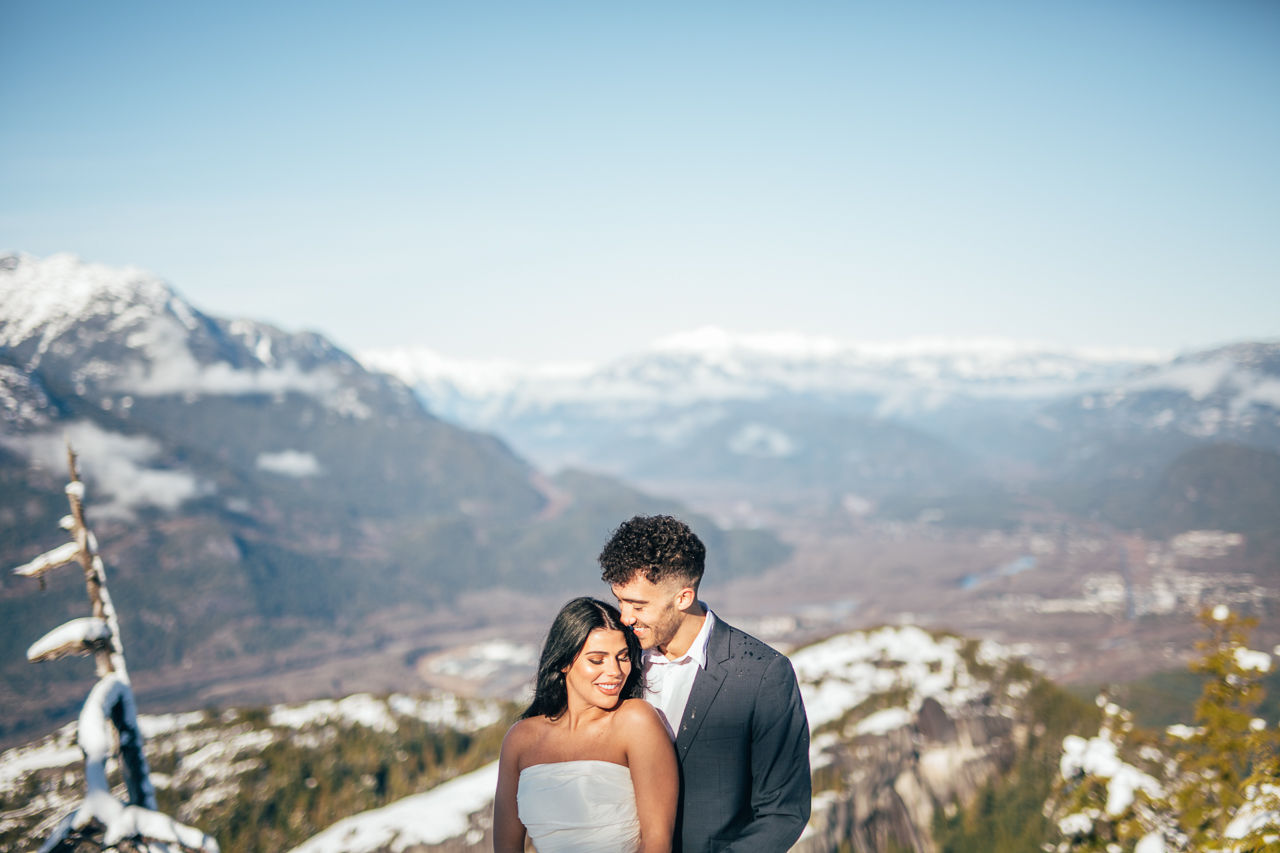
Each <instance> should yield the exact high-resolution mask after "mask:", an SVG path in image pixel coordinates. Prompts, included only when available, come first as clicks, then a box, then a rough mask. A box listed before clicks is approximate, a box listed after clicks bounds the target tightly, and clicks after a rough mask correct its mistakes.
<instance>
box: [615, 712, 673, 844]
mask: <svg viewBox="0 0 1280 853" xmlns="http://www.w3.org/2000/svg"><path fill="white" fill-rule="evenodd" d="M619 710H621V711H623V712H625V716H624V717H623V719H621V720H619V721H618V722H619V723H622V724H623V732H624V733H625V736H626V739H627V740H626V743H627V766H628V767H630V768H631V784H632V786H633V787H634V788H635V789H636V810H637V811H638V812H639V813H640V849H641V850H642V851H643V853H671V834H672V832H673V831H674V830H675V825H676V804H677V802H678V801H679V798H680V771H679V769H677V767H676V751H675V747H674V746H672V744H671V738H670V736H668V735H667V728H666V726H664V725H663V724H662V721H661V720H660V719H658V712H657V711H655V710H653V707H652V706H651V705H649V703H648V702H646V701H644V700H643V699H632V700H630V701H628V703H627V706H626V707H625V708H620V709H619Z"/></svg>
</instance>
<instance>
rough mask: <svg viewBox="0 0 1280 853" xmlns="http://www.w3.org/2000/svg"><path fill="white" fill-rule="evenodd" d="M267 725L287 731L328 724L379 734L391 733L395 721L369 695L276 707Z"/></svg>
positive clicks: (385, 707)
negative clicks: (347, 724) (332, 722)
mask: <svg viewBox="0 0 1280 853" xmlns="http://www.w3.org/2000/svg"><path fill="white" fill-rule="evenodd" d="M269 719H270V723H271V725H273V726H284V727H287V728H291V729H302V728H306V727H307V726H313V725H321V724H323V723H327V722H330V721H334V722H343V723H349V724H355V725H361V726H364V727H366V728H370V729H373V730H374V731H379V732H394V731H396V729H397V728H399V727H398V726H397V725H396V721H395V719H394V718H393V717H392V716H391V714H390V713H388V712H387V705H386V703H385V702H383V701H382V700H381V699H378V698H376V697H375V696H373V695H372V694H369V693H356V694H354V695H352V696H348V697H346V698H345V699H339V700H338V701H336V702H335V701H333V700H332V699H318V700H316V701H314V702H307V703H306V704H303V705H294V706H292V707H290V706H288V705H276V706H275V707H273V708H272V709H271V716H270V718H269Z"/></svg>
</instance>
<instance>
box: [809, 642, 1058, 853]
mask: <svg viewBox="0 0 1280 853" xmlns="http://www.w3.org/2000/svg"><path fill="white" fill-rule="evenodd" d="M791 659H792V663H793V665H794V666H795V668H796V674H797V676H798V677H799V679H800V685H801V692H802V694H803V695H804V700H805V708H806V711H807V712H808V715H809V725H810V729H811V731H812V733H813V745H812V749H811V753H810V755H811V761H812V766H813V777H814V792H815V795H814V802H813V816H812V818H811V819H810V821H809V826H808V828H807V829H806V830H805V833H804V835H803V836H801V838H800V841H799V842H798V843H797V844H796V846H795V848H794V850H795V851H797V853H837V851H844V850H850V849H852V850H856V851H859V853H878V851H888V850H904V849H905V850H914V851H916V853H935V851H936V849H937V848H936V845H935V844H934V840H933V827H934V817H935V810H936V809H938V808H941V809H943V810H944V813H946V814H948V815H951V814H954V813H955V811H954V810H955V809H957V808H962V807H964V806H967V805H968V804H969V803H970V802H971V801H972V800H973V798H974V796H975V795H976V794H977V792H978V790H979V789H980V788H981V786H982V785H983V783H984V782H986V781H987V780H988V779H990V778H991V777H992V776H993V775H994V774H997V773H1001V772H1003V771H1005V770H1008V769H1009V768H1010V767H1011V766H1012V764H1013V762H1014V761H1015V759H1016V758H1017V755H1018V750H1019V749H1020V748H1021V747H1023V746H1025V745H1026V741H1027V733H1028V729H1027V724H1026V722H1025V721H1024V720H1022V719H1021V712H1020V711H1019V707H1020V704H1021V703H1020V702H1019V699H1020V698H1021V697H1023V696H1025V695H1026V694H1027V692H1028V690H1029V683H1030V680H1031V679H1033V678H1034V677H1035V676H1034V674H1033V673H1031V672H1030V670H1028V669H1027V668H1026V667H1025V666H1024V665H1023V664H1021V663H1020V662H1019V661H1017V660H1016V659H1013V658H1011V657H1009V655H1008V654H1007V652H1006V650H1004V649H1003V648H1001V647H1000V646H997V645H996V644H994V643H990V642H983V643H978V642H976V641H964V640H961V639H960V638H958V637H953V636H947V635H936V636H935V635H931V634H928V633H926V632H925V631H922V630H921V629H919V628H914V627H910V626H906V627H902V628H881V629H879V630H877V631H871V632H865V633H864V632H857V633H853V634H844V635H840V636H836V637H832V638H831V639H829V640H826V641H824V642H822V643H818V644H816V645H813V646H810V647H808V648H804V649H800V650H798V651H796V652H794V653H793V654H792V655H791Z"/></svg>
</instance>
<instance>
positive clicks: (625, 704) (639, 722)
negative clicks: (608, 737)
mask: <svg viewBox="0 0 1280 853" xmlns="http://www.w3.org/2000/svg"><path fill="white" fill-rule="evenodd" d="M614 713H616V714H617V715H618V717H617V722H619V723H621V724H622V725H623V726H625V727H626V729H627V730H628V731H634V732H636V733H638V734H641V735H643V736H651V735H653V734H654V733H659V734H661V735H662V736H663V738H666V737H667V727H666V726H664V725H663V724H662V718H661V717H659V716H658V712H657V711H656V710H655V709H654V707H653V706H652V705H650V704H649V703H648V702H646V701H645V700H643V699H624V700H623V701H622V704H621V705H620V706H619V707H618V710H617V711H615V712H614Z"/></svg>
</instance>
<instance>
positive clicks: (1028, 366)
mask: <svg viewBox="0 0 1280 853" xmlns="http://www.w3.org/2000/svg"><path fill="white" fill-rule="evenodd" d="M359 357H360V360H361V361H362V362H363V363H364V364H365V365H366V366H368V367H370V368H374V369H378V370H382V371H385V372H387V373H390V374H392V375H394V376H397V377H398V378H400V379H401V380H402V381H404V382H405V383H406V384H407V385H410V386H412V387H414V388H415V389H417V390H418V392H419V394H420V395H421V396H422V397H423V399H424V400H425V401H426V402H427V403H428V405H430V406H432V408H433V410H434V411H437V412H438V413H440V414H441V415H442V416H445V417H451V418H456V419H459V420H462V421H466V422H474V423H483V422H485V421H486V420H498V419H504V418H511V417H513V416H518V415H520V414H522V413H525V412H527V411H530V410H537V409H544V410H545V409H550V408H554V407H556V406H560V405H566V404H569V405H572V404H585V405H592V406H595V407H598V408H602V409H608V408H611V407H615V406H618V405H624V406H627V405H630V406H634V405H636V404H649V405H659V406H688V405H693V404H697V403H705V402H719V401H730V400H760V399H765V398H768V397H774V396H782V395H792V396H794V395H813V396H819V397H827V398H831V397H870V398H874V399H875V400H876V401H877V405H878V408H879V409H880V410H881V411H885V412H892V411H895V410H896V409H898V408H901V407H903V406H907V405H911V404H912V403H914V404H915V405H919V406H930V405H932V406H936V405H938V404H940V403H941V402H942V401H944V400H945V399H946V398H948V397H951V396H955V395H964V396H972V397H978V398H1012V399H1028V398H1048V397H1054V396H1060V395H1063V394H1066V393H1070V392H1073V391H1080V390H1084V389H1086V388H1091V387H1102V386H1107V385H1109V384H1111V383H1113V382H1115V381H1117V380H1118V379H1120V378H1122V377H1124V376H1126V375H1128V374H1129V373H1130V372H1132V371H1133V370H1134V369H1135V368H1136V367H1140V366H1146V365H1152V364H1160V363H1163V362H1165V361H1167V359H1168V354H1167V353H1164V352H1161V351H1158V350H1151V349H1137V348H1120V347H1115V348H1068V347H1053V346H1048V345H1043V344H1037V343H1029V342H1021V341H1011V340H1004V339H972V340H964V339H958V340H945V339H919V340H911V341H906V342H902V343H887V344H875V343H850V342H843V341H837V340H833V339H830V338H818V337H807V336H804V335H799V334H794V333H779V334H761V335H738V334H732V333H730V332H727V331H725V330H723V329H719V328H714V327H709V328H703V329H697V330H694V331H690V332H683V333H678V334H675V335H671V336H669V337H665V338H662V339H660V340H657V341H655V342H654V343H653V344H651V345H650V347H649V348H648V350H647V351H645V352H642V353H639V354H636V355H632V356H628V357H625V358H622V359H619V360H617V361H614V362H611V363H608V364H604V365H591V364H587V363H562V364H555V363H552V364H535V365H520V364H517V363H514V362H510V361H494V360H490V361H467V360H460V359H450V358H446V357H444V356H441V355H440V354H438V353H435V352H433V351H431V350H429V349H426V348H424V347H410V348H402V349H385V350H372V351H368V352H365V353H361V354H360V356H359Z"/></svg>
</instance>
